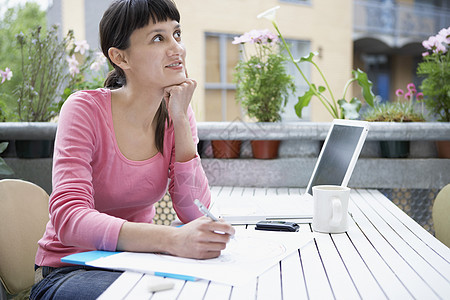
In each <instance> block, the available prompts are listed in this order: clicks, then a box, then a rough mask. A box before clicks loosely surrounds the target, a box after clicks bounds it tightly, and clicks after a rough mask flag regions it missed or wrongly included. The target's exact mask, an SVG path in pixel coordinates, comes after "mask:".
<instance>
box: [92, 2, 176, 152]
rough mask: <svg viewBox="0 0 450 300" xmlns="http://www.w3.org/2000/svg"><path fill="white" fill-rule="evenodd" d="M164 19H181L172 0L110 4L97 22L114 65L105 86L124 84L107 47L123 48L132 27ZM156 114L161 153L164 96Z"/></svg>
mask: <svg viewBox="0 0 450 300" xmlns="http://www.w3.org/2000/svg"><path fill="white" fill-rule="evenodd" d="M167 20H174V21H177V22H180V14H179V12H178V9H177V7H176V5H175V3H174V2H173V1H172V0H116V1H114V2H113V3H111V5H110V6H109V8H108V9H107V10H106V11H105V13H104V14H103V17H102V20H101V21H100V25H99V32H100V45H101V49H102V52H103V54H104V55H105V57H107V58H108V60H109V63H110V64H111V65H112V66H113V67H114V70H112V71H111V72H109V74H108V76H107V78H106V80H105V82H104V86H105V87H106V88H109V89H118V88H120V87H122V86H124V85H126V83H127V79H126V76H125V73H124V71H123V70H122V69H121V68H120V67H119V66H117V65H115V64H114V63H113V62H112V60H111V59H110V58H109V55H108V51H109V49H110V48H111V47H114V48H117V49H121V50H125V49H127V48H128V47H129V46H130V36H131V34H132V33H133V31H134V30H136V29H139V28H142V27H144V26H146V25H148V24H149V22H150V21H152V22H153V23H154V24H156V23H157V22H165V21H167ZM155 117H156V118H157V125H156V134H155V145H156V148H157V149H158V151H159V152H161V153H163V150H164V131H165V125H166V123H167V124H168V123H169V113H168V111H167V107H166V102H165V100H164V99H163V100H162V101H161V105H160V106H159V109H158V111H157V113H156V116H155Z"/></svg>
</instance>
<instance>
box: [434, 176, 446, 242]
mask: <svg viewBox="0 0 450 300" xmlns="http://www.w3.org/2000/svg"><path fill="white" fill-rule="evenodd" d="M432 216H433V223H434V231H435V234H436V238H438V239H439V240H440V241H441V242H442V243H444V244H445V245H447V247H450V184H447V185H446V186H445V187H444V188H443V189H442V190H441V191H440V192H439V193H438V194H437V196H436V199H435V200H434V204H433V212H432Z"/></svg>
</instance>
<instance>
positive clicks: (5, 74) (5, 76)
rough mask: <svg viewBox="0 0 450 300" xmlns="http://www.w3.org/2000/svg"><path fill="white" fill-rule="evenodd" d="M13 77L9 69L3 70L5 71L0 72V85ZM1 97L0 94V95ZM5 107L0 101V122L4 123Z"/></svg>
mask: <svg viewBox="0 0 450 300" xmlns="http://www.w3.org/2000/svg"><path fill="white" fill-rule="evenodd" d="M12 76H13V72H12V71H11V70H10V69H9V68H5V71H3V70H0V78H1V81H0V84H3V83H4V82H5V81H6V80H8V81H9V80H11V78H12ZM0 95H1V94H0ZM5 109H6V106H5V104H4V103H3V101H2V100H1V99H0V122H4V121H5V120H6V112H5Z"/></svg>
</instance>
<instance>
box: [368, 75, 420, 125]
mask: <svg viewBox="0 0 450 300" xmlns="http://www.w3.org/2000/svg"><path fill="white" fill-rule="evenodd" d="M406 88H407V90H406V92H405V91H403V90H402V89H397V91H396V92H395V94H396V95H397V101H395V102H385V103H375V105H374V106H373V107H371V108H370V109H369V110H368V111H366V112H365V113H364V114H363V119H365V120H366V121H371V122H423V121H425V118H424V117H423V93H417V89H416V86H415V85H414V84H413V83H409V84H408V85H407V87H406ZM402 98H403V99H402ZM417 102H421V103H422V112H421V113H419V112H417V111H416V108H415V105H416V103H417Z"/></svg>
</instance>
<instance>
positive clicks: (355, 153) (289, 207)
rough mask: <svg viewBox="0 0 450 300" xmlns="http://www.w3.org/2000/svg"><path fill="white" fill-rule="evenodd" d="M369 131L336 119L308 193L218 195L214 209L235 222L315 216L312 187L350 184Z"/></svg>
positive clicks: (364, 126) (360, 124)
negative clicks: (287, 194)
mask: <svg viewBox="0 0 450 300" xmlns="http://www.w3.org/2000/svg"><path fill="white" fill-rule="evenodd" d="M368 131H369V123H368V122H364V121H354V120H334V121H333V122H332V123H331V127H330V129H329V131H328V134H327V137H326V139H325V142H324V144H323V147H322V149H321V151H320V154H319V157H318V159H317V161H316V164H315V167H314V170H313V172H312V174H311V177H310V180H309V182H308V186H307V187H306V192H305V193H304V194H300V193H299V194H298V195H289V196H288V197H287V196H286V195H255V196H252V197H248V196H242V197H229V196H226V195H222V196H221V195H219V196H217V197H214V199H213V201H212V205H211V212H212V213H213V214H215V215H218V216H219V217H221V218H223V219H225V221H227V222H229V223H231V224H255V223H256V222H258V221H261V220H279V219H305V221H308V220H310V219H311V218H312V215H313V197H312V187H313V186H316V185H323V184H332V185H341V186H347V184H348V182H349V180H350V177H351V175H352V173H353V169H354V168H355V165H356V161H357V160H358V157H359V154H360V153H361V149H362V147H363V145H364V142H365V140H366V137H367V133H368Z"/></svg>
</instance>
